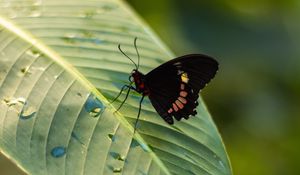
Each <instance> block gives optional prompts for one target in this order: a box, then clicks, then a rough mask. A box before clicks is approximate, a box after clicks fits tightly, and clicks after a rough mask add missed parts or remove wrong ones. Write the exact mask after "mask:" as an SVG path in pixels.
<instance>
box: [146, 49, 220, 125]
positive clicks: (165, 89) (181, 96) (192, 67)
mask: <svg viewBox="0 0 300 175" xmlns="http://www.w3.org/2000/svg"><path fill="white" fill-rule="evenodd" d="M217 70H218V62H217V61H216V60H214V59H213V58H211V57H209V56H206V55H202V54H191V55H185V56H182V57H178V58H175V59H173V60H170V61H168V62H166V63H164V64H162V65H160V66H159V67H157V68H155V69H153V70H152V71H150V72H149V73H148V74H146V75H145V83H146V85H147V87H148V88H149V91H150V94H149V99H150V101H151V103H152V105H153V107H154V108H155V109H156V111H157V112H158V114H159V115H160V116H161V117H162V118H163V119H164V120H165V121H166V122H167V123H169V124H173V123H174V120H173V116H174V117H175V119H176V120H178V121H179V120H181V119H182V118H185V119H188V118H189V116H190V115H193V116H194V115H196V113H197V112H196V106H197V105H198V102H197V99H198V97H199V91H200V90H201V89H202V88H204V87H205V85H206V84H207V83H208V82H209V81H210V80H211V79H212V78H213V77H214V76H215V74H216V72H217Z"/></svg>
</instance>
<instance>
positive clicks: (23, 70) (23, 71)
mask: <svg viewBox="0 0 300 175" xmlns="http://www.w3.org/2000/svg"><path fill="white" fill-rule="evenodd" d="M28 70H29V66H27V67H24V68H22V69H21V72H22V73H23V74H27V73H30V72H29V71H28Z"/></svg>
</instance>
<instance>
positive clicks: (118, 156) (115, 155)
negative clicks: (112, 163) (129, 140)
mask: <svg viewBox="0 0 300 175" xmlns="http://www.w3.org/2000/svg"><path fill="white" fill-rule="evenodd" d="M109 154H110V155H111V156H112V157H113V158H114V159H117V160H120V161H124V160H125V156H121V155H120V154H119V153H116V152H110V153H109Z"/></svg>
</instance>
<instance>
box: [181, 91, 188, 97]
mask: <svg viewBox="0 0 300 175" xmlns="http://www.w3.org/2000/svg"><path fill="white" fill-rule="evenodd" d="M187 94H188V93H187V92H186V91H180V93H179V95H180V96H181V97H186V96H187Z"/></svg>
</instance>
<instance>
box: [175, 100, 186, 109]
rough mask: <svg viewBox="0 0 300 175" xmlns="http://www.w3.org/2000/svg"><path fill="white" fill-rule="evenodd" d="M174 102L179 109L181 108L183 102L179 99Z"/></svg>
mask: <svg viewBox="0 0 300 175" xmlns="http://www.w3.org/2000/svg"><path fill="white" fill-rule="evenodd" d="M175 103H176V105H177V106H178V107H179V108H180V109H182V108H183V107H184V106H183V104H182V103H181V102H180V101H179V100H176V101H175Z"/></svg>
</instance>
